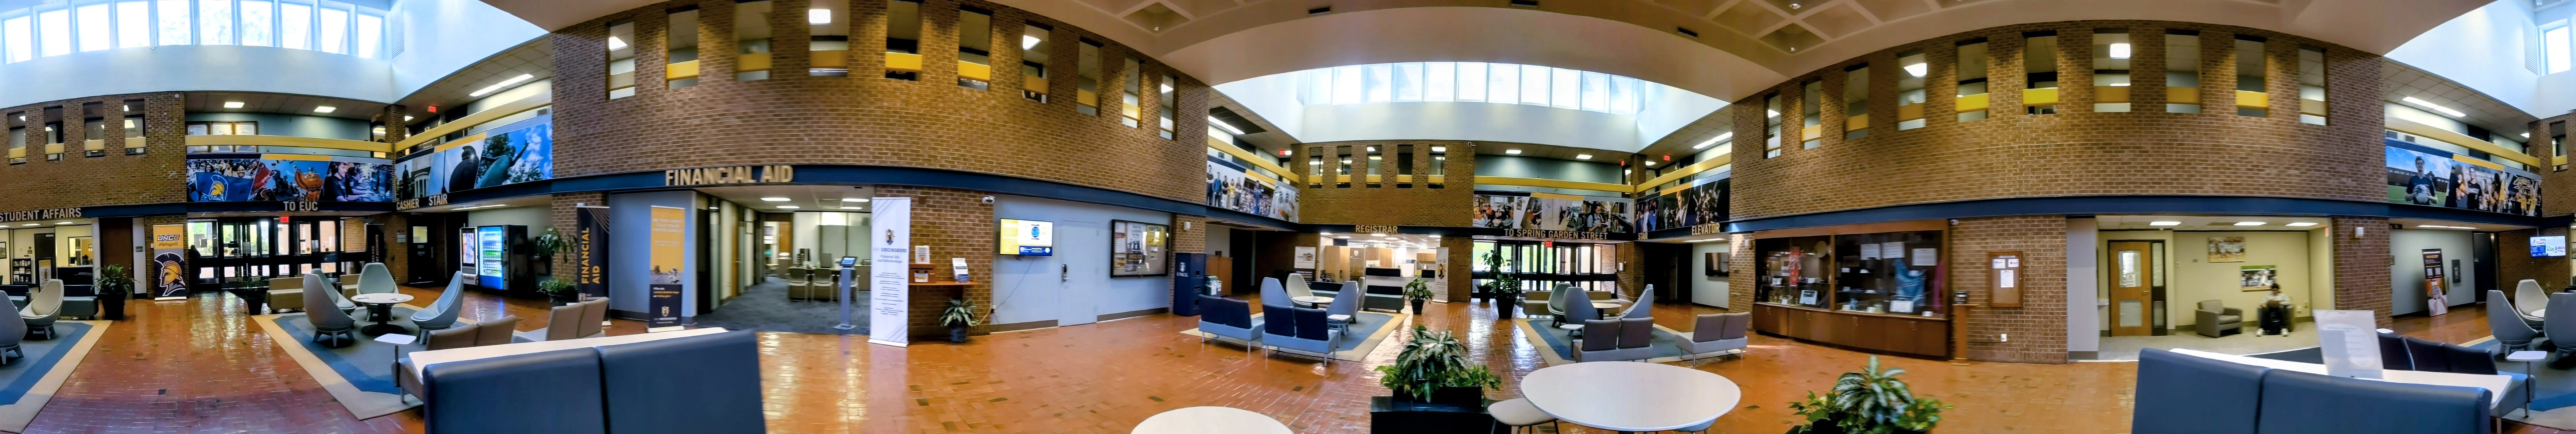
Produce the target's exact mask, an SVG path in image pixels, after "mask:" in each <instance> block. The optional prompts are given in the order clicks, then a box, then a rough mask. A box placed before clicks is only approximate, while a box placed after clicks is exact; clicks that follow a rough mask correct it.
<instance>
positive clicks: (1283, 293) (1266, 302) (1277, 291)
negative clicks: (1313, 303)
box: [1261, 274, 1306, 312]
mask: <svg viewBox="0 0 2576 434" xmlns="http://www.w3.org/2000/svg"><path fill="white" fill-rule="evenodd" d="M1289 277H1296V275H1294V274H1291V275H1289ZM1297 283H1298V284H1300V285H1303V284H1305V283H1306V281H1304V280H1299V281H1297ZM1291 304H1295V303H1294V302H1290V301H1288V288H1287V287H1285V286H1281V285H1280V284H1279V278H1276V277H1264V278H1261V306H1262V308H1261V310H1262V311H1264V312H1268V311H1269V310H1270V306H1287V305H1291Z"/></svg>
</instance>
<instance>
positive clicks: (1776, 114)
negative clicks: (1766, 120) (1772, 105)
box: [1764, 110, 1780, 118]
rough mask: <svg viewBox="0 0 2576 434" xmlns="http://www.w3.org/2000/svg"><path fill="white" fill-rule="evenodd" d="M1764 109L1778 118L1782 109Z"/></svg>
mask: <svg viewBox="0 0 2576 434" xmlns="http://www.w3.org/2000/svg"><path fill="white" fill-rule="evenodd" d="M1764 111H1767V112H1771V117H1775V118H1776V117H1780V111H1779V110H1764Z"/></svg>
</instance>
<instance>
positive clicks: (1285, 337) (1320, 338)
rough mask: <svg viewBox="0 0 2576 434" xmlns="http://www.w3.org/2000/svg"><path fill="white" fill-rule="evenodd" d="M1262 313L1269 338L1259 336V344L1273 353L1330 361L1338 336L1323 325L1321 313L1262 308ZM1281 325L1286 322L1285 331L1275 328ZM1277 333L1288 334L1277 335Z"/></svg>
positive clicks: (1326, 324)
mask: <svg viewBox="0 0 2576 434" xmlns="http://www.w3.org/2000/svg"><path fill="white" fill-rule="evenodd" d="M1262 309H1264V310H1265V311H1267V314H1264V315H1262V316H1263V317H1266V319H1268V320H1269V321H1270V322H1269V323H1267V324H1268V325H1269V327H1267V329H1266V330H1267V332H1266V333H1267V334H1268V335H1269V336H1263V337H1262V338H1263V339H1262V343H1264V344H1269V345H1270V347H1271V348H1272V349H1275V350H1282V351H1288V352H1292V353H1301V354H1306V355H1311V356H1315V357H1317V358H1331V357H1332V354H1333V342H1335V341H1339V340H1341V337H1342V332H1341V331H1340V330H1334V329H1333V327H1332V324H1331V323H1328V322H1326V321H1324V316H1325V315H1324V310H1323V309H1308V308H1302V307H1283V308H1279V309H1277V310H1270V306H1262ZM1281 321H1286V322H1288V323H1289V324H1288V327H1286V328H1282V327H1279V326H1278V325H1276V324H1279V322H1281ZM1281 332H1287V333H1289V334H1281Z"/></svg>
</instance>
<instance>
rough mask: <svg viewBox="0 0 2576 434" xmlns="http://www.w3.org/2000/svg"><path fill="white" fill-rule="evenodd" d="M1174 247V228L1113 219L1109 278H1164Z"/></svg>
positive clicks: (1110, 224)
mask: <svg viewBox="0 0 2576 434" xmlns="http://www.w3.org/2000/svg"><path fill="white" fill-rule="evenodd" d="M1171 247H1172V226H1171V225H1163V224H1154V223H1146V222H1131V221H1126V220H1110V221H1109V277H1143V276H1161V275H1164V274H1166V273H1168V272H1169V271H1168V270H1169V269H1170V264H1169V262H1167V259H1169V258H1168V257H1169V256H1171V255H1170V253H1171V250H1172V249H1171Z"/></svg>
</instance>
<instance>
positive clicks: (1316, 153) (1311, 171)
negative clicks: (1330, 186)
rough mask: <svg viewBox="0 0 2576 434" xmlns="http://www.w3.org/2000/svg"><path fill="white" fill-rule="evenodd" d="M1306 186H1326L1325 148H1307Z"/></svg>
mask: <svg viewBox="0 0 2576 434" xmlns="http://www.w3.org/2000/svg"><path fill="white" fill-rule="evenodd" d="M1306 188H1324V148H1314V149H1308V150H1306Z"/></svg>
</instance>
